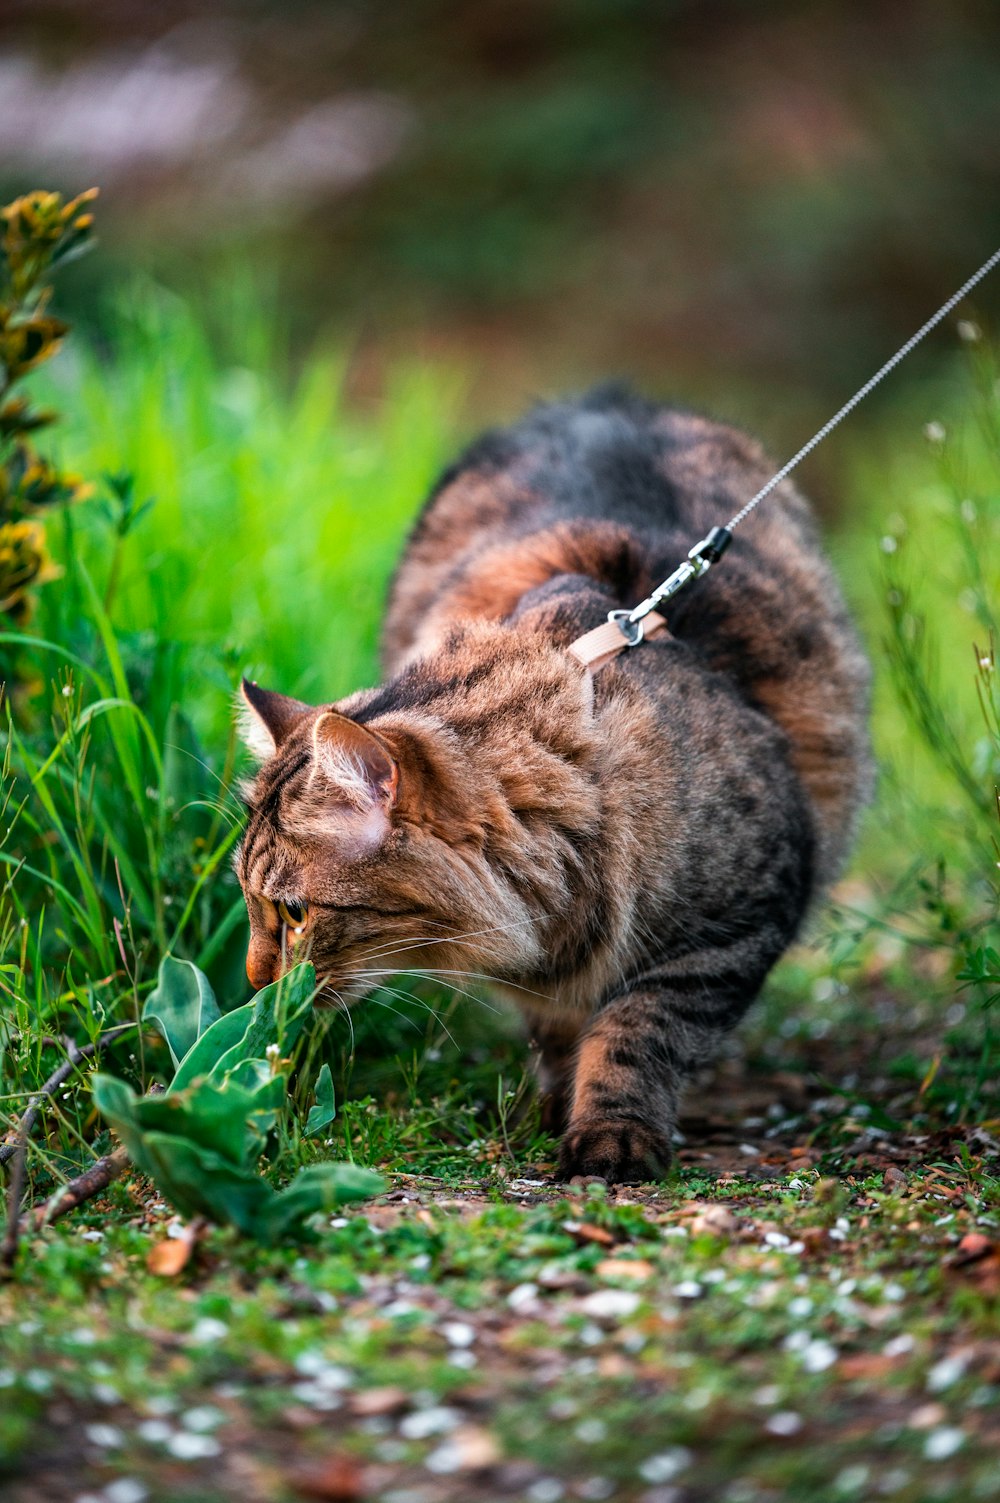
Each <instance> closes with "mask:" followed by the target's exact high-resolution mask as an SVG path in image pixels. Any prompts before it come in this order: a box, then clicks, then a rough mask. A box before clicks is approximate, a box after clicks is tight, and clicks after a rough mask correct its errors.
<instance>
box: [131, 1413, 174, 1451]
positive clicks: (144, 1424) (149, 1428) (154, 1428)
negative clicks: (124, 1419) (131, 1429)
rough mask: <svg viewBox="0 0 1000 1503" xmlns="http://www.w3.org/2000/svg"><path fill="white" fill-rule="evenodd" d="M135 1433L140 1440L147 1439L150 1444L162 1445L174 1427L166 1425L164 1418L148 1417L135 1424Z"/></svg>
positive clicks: (171, 1433)
mask: <svg viewBox="0 0 1000 1503" xmlns="http://www.w3.org/2000/svg"><path fill="white" fill-rule="evenodd" d="M135 1433H136V1435H138V1437H139V1439H140V1440H145V1441H148V1442H149V1444H150V1445H151V1446H162V1445H166V1443H167V1441H168V1440H169V1439H170V1437H171V1435H173V1433H174V1427H173V1425H168V1424H167V1422H166V1420H162V1419H148V1420H142V1421H141V1422H140V1423H139V1424H138V1425H136V1427H135Z"/></svg>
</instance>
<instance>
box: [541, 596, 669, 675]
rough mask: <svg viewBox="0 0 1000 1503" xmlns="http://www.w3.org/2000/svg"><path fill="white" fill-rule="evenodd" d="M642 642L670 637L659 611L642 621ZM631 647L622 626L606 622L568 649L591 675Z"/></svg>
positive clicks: (649, 614)
mask: <svg viewBox="0 0 1000 1503" xmlns="http://www.w3.org/2000/svg"><path fill="white" fill-rule="evenodd" d="M642 625H643V633H642V639H641V640H642V641H643V642H645V641H648V640H651V639H655V638H656V637H663V636H668V635H669V633H668V631H667V623H666V621H665V620H664V618H663V617H662V616H661V615H660V613H659V611H649V612H648V614H647V615H646V616H644V617H643V621H642ZM628 646H629V643H628V642H627V641H626V639H625V637H624V636H623V635H622V630H621V627H620V626H617V625H616V623H615V622H614V621H604V622H602V624H601V625H600V626H595V627H594V629H593V631H588V632H584V634H583V636H582V637H577V639H576V641H575V642H571V643H570V644H569V647H568V648H567V649H566V651H567V652H571V653H572V654H573V656H574V657H575V658H576V660H577V662H578V663H579V664H580V667H581V668H586V669H588V671H589V672H590V673H596V672H597V670H598V668H603V667H604V665H605V663H610V662H611V659H612V658H616V657H617V656H618V654H619V653H620V652H624V651H625V649H626V648H627V647H628Z"/></svg>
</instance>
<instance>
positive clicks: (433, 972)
mask: <svg viewBox="0 0 1000 1503" xmlns="http://www.w3.org/2000/svg"><path fill="white" fill-rule="evenodd" d="M402 969H403V970H404V971H405V972H406V974H407V975H408V976H423V977H425V978H426V979H427V980H437V979H438V977H440V976H463V977H465V978H466V979H467V980H469V981H483V982H486V983H487V984H488V985H490V986H502V987H503V988H504V989H505V991H514V992H523V993H524V994H525V996H526V997H537V998H538V999H539V1001H541V1002H551V1001H552V996H551V994H550V993H548V992H536V991H534V990H533V989H532V988H531V987H530V986H522V985H521V984H520V983H519V982H517V981H506V980H504V979H503V978H502V977H500V976H491V975H490V974H489V972H487V971H459V970H452V969H446V968H445V967H439V966H432V967H431V969H430V970H429V971H417V970H414V969H413V968H412V967H411V966H404V967H402ZM384 974H386V975H393V976H395V975H398V974H399V972H397V971H388V972H385V973H384ZM494 1010H495V1009H494Z"/></svg>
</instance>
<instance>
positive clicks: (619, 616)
mask: <svg viewBox="0 0 1000 1503" xmlns="http://www.w3.org/2000/svg"><path fill="white" fill-rule="evenodd" d="M632 614H633V613H632V612H631V611H608V620H609V621H613V622H614V623H615V625H616V626H617V628H618V630H619V631H620V632H621V634H622V636H623V637H624V638H625V644H626V646H627V647H638V645H639V643H640V642H641V641H642V621H641V619H640V620H638V621H633V620H632Z"/></svg>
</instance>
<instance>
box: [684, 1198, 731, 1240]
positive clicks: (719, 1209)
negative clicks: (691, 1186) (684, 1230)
mask: <svg viewBox="0 0 1000 1503" xmlns="http://www.w3.org/2000/svg"><path fill="white" fill-rule="evenodd" d="M739 1229H740V1224H739V1221H738V1220H737V1218H736V1217H735V1216H734V1215H733V1213H732V1211H730V1210H729V1209H728V1208H727V1207H726V1206H719V1205H699V1206H696V1207H695V1215H694V1218H693V1220H692V1222H691V1235H692V1236H693V1237H705V1236H709V1237H734V1236H735V1235H736V1233H737V1232H738V1231H739Z"/></svg>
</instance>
